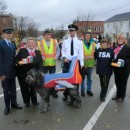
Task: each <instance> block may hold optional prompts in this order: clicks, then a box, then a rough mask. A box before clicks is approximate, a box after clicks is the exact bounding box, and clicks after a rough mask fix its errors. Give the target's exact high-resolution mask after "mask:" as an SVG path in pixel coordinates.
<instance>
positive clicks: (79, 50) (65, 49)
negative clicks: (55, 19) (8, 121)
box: [62, 37, 84, 66]
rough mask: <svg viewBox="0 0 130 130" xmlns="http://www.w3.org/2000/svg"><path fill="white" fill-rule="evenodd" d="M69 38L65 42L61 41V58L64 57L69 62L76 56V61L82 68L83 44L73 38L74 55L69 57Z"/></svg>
mask: <svg viewBox="0 0 130 130" xmlns="http://www.w3.org/2000/svg"><path fill="white" fill-rule="evenodd" d="M71 40H72V38H71V37H68V38H67V39H66V40H64V41H63V45H62V57H66V58H67V59H68V60H71V59H72V57H75V56H77V57H78V60H79V61H80V65H81V66H84V60H83V59H84V54H83V44H82V41H80V40H79V39H78V38H77V37H74V38H73V47H74V55H73V56H71V54H70V50H71Z"/></svg>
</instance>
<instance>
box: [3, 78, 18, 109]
mask: <svg viewBox="0 0 130 130" xmlns="http://www.w3.org/2000/svg"><path fill="white" fill-rule="evenodd" d="M2 88H3V93H4V101H5V107H6V108H9V107H10V103H11V104H12V105H16V104H17V102H16V83H15V78H13V79H5V80H4V81H2Z"/></svg>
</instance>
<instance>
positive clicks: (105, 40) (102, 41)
mask: <svg viewBox="0 0 130 130" xmlns="http://www.w3.org/2000/svg"><path fill="white" fill-rule="evenodd" d="M104 42H107V43H109V41H108V39H107V38H103V39H102V40H101V41H100V43H104Z"/></svg>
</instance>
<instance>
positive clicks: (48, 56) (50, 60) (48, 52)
mask: <svg viewBox="0 0 130 130" xmlns="http://www.w3.org/2000/svg"><path fill="white" fill-rule="evenodd" d="M38 48H39V50H40V51H41V54H42V56H43V58H44V59H45V60H44V61H43V66H55V65H56V59H55V58H56V40H55V39H51V40H50V46H49V47H48V45H47V44H46V41H45V40H44V39H42V41H40V42H38Z"/></svg>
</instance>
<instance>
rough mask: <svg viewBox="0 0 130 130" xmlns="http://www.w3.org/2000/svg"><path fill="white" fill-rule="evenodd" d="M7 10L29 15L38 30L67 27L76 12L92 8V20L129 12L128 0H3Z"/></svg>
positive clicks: (129, 4)
mask: <svg viewBox="0 0 130 130" xmlns="http://www.w3.org/2000/svg"><path fill="white" fill-rule="evenodd" d="M5 2H6V4H7V6H8V7H7V10H6V11H7V12H8V13H12V14H14V15H17V16H29V18H31V19H32V20H33V21H35V22H37V23H39V30H44V29H45V28H55V27H58V26H61V25H62V24H63V25H65V27H67V25H68V24H70V23H72V21H74V19H75V18H76V16H77V15H78V12H80V11H83V12H86V13H87V11H88V10H90V9H91V10H92V13H93V15H95V17H94V20H99V21H101V20H103V21H104V20H107V19H108V18H110V17H112V16H114V15H116V14H120V13H125V12H130V0H5Z"/></svg>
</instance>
